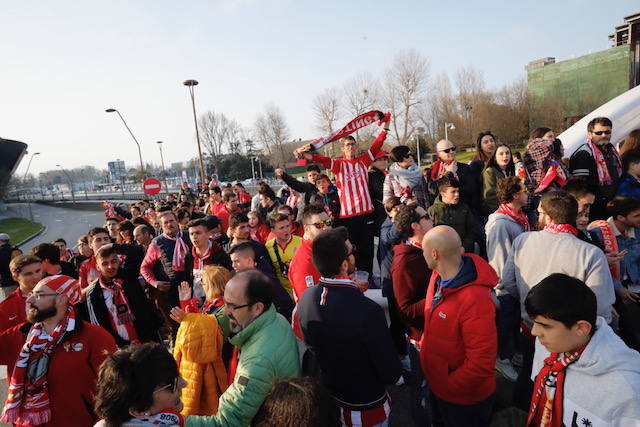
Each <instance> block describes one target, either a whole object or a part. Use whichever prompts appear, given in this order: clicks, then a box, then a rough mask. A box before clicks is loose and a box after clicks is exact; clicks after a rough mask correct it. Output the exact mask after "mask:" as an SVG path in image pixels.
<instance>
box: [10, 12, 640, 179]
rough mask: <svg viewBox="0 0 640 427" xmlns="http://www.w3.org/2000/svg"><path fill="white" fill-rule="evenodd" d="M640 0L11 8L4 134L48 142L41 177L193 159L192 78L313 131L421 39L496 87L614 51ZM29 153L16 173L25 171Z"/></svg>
mask: <svg viewBox="0 0 640 427" xmlns="http://www.w3.org/2000/svg"><path fill="white" fill-rule="evenodd" d="M638 11H640V3H638V1H637V0H615V1H609V2H605V3H603V2H602V1H596V0H593V1H591V0H555V1H537V2H526V3H525V2H520V1H483V2H478V1H457V2H455V1H437V2H436V1H409V0H396V1H387V2H382V1H372V0H368V1H360V0H357V1H355V0H348V1H334V0H325V1H321V2H319V1H303V0H209V1H185V2H175V1H164V0H156V1H146V0H145V1H142V0H137V1H125V0H115V1H109V2H98V1H86V0H84V1H71V0H65V1H63V2H45V1H31V0H21V1H17V2H3V3H2V6H0V17H2V25H0V58H1V63H2V66H1V68H0V73H1V76H2V78H1V79H0V99H1V102H0V136H2V137H4V138H10V139H17V140H21V141H24V142H26V143H28V144H29V146H30V151H31V152H35V151H39V152H41V153H42V155H41V156H39V157H36V158H35V159H34V162H33V164H32V166H31V168H32V169H31V170H32V171H33V172H40V171H43V170H47V169H52V168H54V167H55V165H56V164H57V163H60V164H62V165H63V166H65V167H68V168H72V167H76V166H81V165H84V164H91V165H94V166H97V167H100V168H106V163H107V161H110V160H115V159H116V158H120V159H124V160H125V161H126V162H127V165H129V166H134V165H137V163H138V157H137V150H136V148H135V144H134V143H133V141H132V140H131V139H130V137H129V135H128V134H127V133H126V130H125V129H124V127H123V126H122V124H121V123H120V121H119V119H118V118H117V116H116V115H114V114H107V113H105V112H104V110H105V108H108V107H115V108H117V109H119V110H120V111H121V112H122V114H123V115H124V117H125V119H126V120H127V122H128V123H129V125H130V127H131V128H132V130H133V132H134V133H135V134H136V136H137V138H138V140H139V141H140V142H141V145H142V154H143V157H144V160H145V161H146V162H153V163H156V164H159V162H160V158H159V152H158V148H157V146H156V144H155V142H156V141H158V140H162V141H164V142H165V144H164V150H165V162H166V163H167V164H168V163H171V162H175V161H183V160H187V159H189V158H192V157H194V156H195V153H196V146H195V142H194V141H195V139H194V128H193V119H192V116H191V108H190V101H189V98H188V93H187V89H186V88H185V87H184V86H182V81H183V80H185V79H189V78H193V79H197V80H199V81H200V85H199V86H198V87H197V88H196V90H197V92H196V97H197V99H196V102H197V104H196V108H197V109H198V111H199V112H200V113H202V112H205V111H206V110H209V109H213V110H216V111H222V112H224V113H225V114H227V115H228V116H229V117H232V118H235V119H236V120H238V121H239V122H240V123H241V124H242V125H245V126H249V125H251V124H252V123H253V121H254V120H255V118H256V115H257V114H258V113H259V112H260V111H262V110H263V108H264V106H265V105H266V104H268V103H274V104H276V105H278V106H279V107H281V109H282V110H283V112H284V113H285V115H286V118H287V121H288V123H289V127H290V130H291V136H292V137H295V138H303V139H306V138H313V137H317V136H320V135H318V134H317V132H316V131H315V130H314V123H313V122H314V120H313V112H312V100H313V98H314V97H315V96H316V95H317V94H318V93H320V92H321V91H322V90H323V89H324V88H327V87H331V86H341V85H342V84H343V83H344V82H345V81H346V80H348V79H349V78H350V77H352V76H354V75H355V74H358V73H360V72H363V71H368V72H370V73H372V74H373V75H375V76H379V75H381V74H382V72H383V71H384V69H385V68H387V67H388V66H389V65H390V64H391V62H392V60H393V56H394V53H395V52H397V51H400V50H403V49H409V48H414V49H416V50H418V51H419V52H420V53H421V54H423V55H424V56H425V57H427V58H428V59H429V60H430V62H431V71H432V75H436V74H439V73H441V72H449V73H450V75H453V73H454V72H455V70H456V69H458V68H459V67H461V66H465V65H468V64H473V65H475V66H476V67H477V68H478V69H480V70H482V71H483V72H484V75H485V78H486V81H487V84H488V86H489V87H498V86H501V85H502V84H504V83H508V82H510V81H512V80H514V79H515V78H518V77H520V76H524V75H525V71H524V66H525V65H526V64H527V63H528V62H529V61H531V60H533V59H537V58H541V57H544V56H555V57H556V58H557V59H558V60H562V59H568V58H571V57H575V56H579V55H583V54H586V53H589V52H595V51H599V50H602V49H606V48H607V47H609V44H608V41H607V35H608V34H610V33H611V32H612V31H613V28H614V26H616V25H619V24H621V23H622V22H623V19H622V18H623V16H625V15H629V14H632V13H635V12H638ZM25 168H26V162H25V161H23V163H22V164H21V165H20V167H19V169H18V170H19V171H22V172H24V170H25Z"/></svg>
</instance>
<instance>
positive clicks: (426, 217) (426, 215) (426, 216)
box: [417, 213, 431, 222]
mask: <svg viewBox="0 0 640 427" xmlns="http://www.w3.org/2000/svg"><path fill="white" fill-rule="evenodd" d="M423 219H428V220H429V221H431V217H430V216H429V214H428V213H426V214H424V215H421V216H419V217H418V221H417V222H420V221H422V220H423Z"/></svg>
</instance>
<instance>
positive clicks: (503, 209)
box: [496, 204, 531, 231]
mask: <svg viewBox="0 0 640 427" xmlns="http://www.w3.org/2000/svg"><path fill="white" fill-rule="evenodd" d="M496 213H500V214H503V215H507V216H509V217H511V218H512V219H513V220H514V221H515V222H517V223H518V224H520V225H521V226H522V227H523V228H524V231H531V224H529V218H527V215H526V214H525V213H524V212H522V209H521V210H519V211H516V210H515V209H513V208H512V207H511V206H509V205H505V204H502V205H500V206H499V207H498V210H497V211H496Z"/></svg>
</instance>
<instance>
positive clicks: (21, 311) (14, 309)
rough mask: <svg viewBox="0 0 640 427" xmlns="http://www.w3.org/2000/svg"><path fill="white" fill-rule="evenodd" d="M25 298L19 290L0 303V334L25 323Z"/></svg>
mask: <svg viewBox="0 0 640 427" xmlns="http://www.w3.org/2000/svg"><path fill="white" fill-rule="evenodd" d="M26 305H27V297H26V296H24V295H23V294H22V291H21V290H20V288H18V289H16V290H15V291H13V292H11V293H10V294H9V295H8V296H7V297H6V298H5V299H4V301H2V302H0V332H2V331H4V330H7V329H9V328H11V327H13V326H16V325H19V324H21V323H24V322H26V321H27V314H26V313H27V307H26Z"/></svg>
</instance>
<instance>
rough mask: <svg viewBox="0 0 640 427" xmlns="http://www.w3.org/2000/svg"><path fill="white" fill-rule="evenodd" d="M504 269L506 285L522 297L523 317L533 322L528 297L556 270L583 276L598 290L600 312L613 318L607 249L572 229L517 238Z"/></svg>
mask: <svg viewBox="0 0 640 427" xmlns="http://www.w3.org/2000/svg"><path fill="white" fill-rule="evenodd" d="M511 249H512V250H511V252H510V253H509V256H508V258H507V262H506V263H505V265H504V267H503V270H502V286H503V288H504V289H505V290H506V291H507V292H509V293H510V294H511V295H513V296H514V297H516V298H519V299H520V304H521V308H522V318H523V319H524V320H525V321H526V323H527V324H528V325H529V326H531V325H532V322H531V319H529V316H527V315H526V310H525V308H524V300H525V298H526V297H527V294H528V293H529V290H530V289H531V288H533V287H534V286H535V285H537V284H538V283H540V282H541V281H542V279H544V278H546V277H548V276H549V275H551V274H553V273H564V274H566V275H568V276H570V277H575V278H576V279H580V280H582V281H583V282H585V283H586V284H587V286H589V287H590V288H591V290H592V291H593V292H594V293H595V294H596V299H597V302H598V316H602V317H604V318H605V319H606V321H607V323H609V322H611V318H612V316H611V309H612V307H611V306H612V305H613V303H614V302H615V294H614V291H613V280H612V278H611V273H610V272H609V265H608V264H607V260H606V258H605V256H604V252H602V250H600V248H598V247H597V246H595V245H592V244H591V243H587V242H583V241H582V240H580V239H578V238H577V237H575V236H573V235H572V234H569V233H551V232H549V231H545V230H542V231H531V232H528V233H522V234H521V235H519V236H518V237H516V238H515V240H514V241H513V246H512V248H511Z"/></svg>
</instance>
